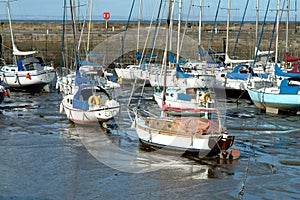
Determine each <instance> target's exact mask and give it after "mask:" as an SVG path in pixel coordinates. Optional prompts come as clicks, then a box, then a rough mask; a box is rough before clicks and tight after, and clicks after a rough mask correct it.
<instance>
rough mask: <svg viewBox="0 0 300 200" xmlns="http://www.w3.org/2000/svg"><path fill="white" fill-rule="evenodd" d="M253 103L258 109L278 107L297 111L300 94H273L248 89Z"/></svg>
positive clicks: (299, 103) (299, 107)
mask: <svg viewBox="0 0 300 200" xmlns="http://www.w3.org/2000/svg"><path fill="white" fill-rule="evenodd" d="M248 93H249V96H250V97H251V100H252V101H253V103H254V104H255V105H256V106H257V107H258V108H260V109H263V110H266V109H267V108H271V109H272V108H273V109H278V110H281V111H289V112H297V111H299V110H300V94H279V93H278V94H277V93H276V94H275V93H274V94H273V93H265V92H260V91H256V90H251V89H248Z"/></svg>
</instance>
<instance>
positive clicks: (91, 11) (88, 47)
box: [86, 0, 93, 60]
mask: <svg viewBox="0 0 300 200" xmlns="http://www.w3.org/2000/svg"><path fill="white" fill-rule="evenodd" d="M89 7H90V21H89V27H88V38H87V47H86V51H87V54H86V60H88V53H89V51H90V34H91V24H92V14H93V0H90V6H89Z"/></svg>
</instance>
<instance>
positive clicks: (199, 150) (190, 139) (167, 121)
mask: <svg viewBox="0 0 300 200" xmlns="http://www.w3.org/2000/svg"><path fill="white" fill-rule="evenodd" d="M168 3H169V10H168V20H167V21H168V23H167V25H168V28H167V29H166V37H169V26H170V16H171V15H170V12H171V1H170V0H169V1H168ZM172 3H174V2H172ZM166 41H168V39H166ZM165 49H166V50H167V49H168V42H166V48H165ZM164 55H165V57H164V59H163V60H164V62H163V66H164V85H163V92H162V94H163V96H162V104H165V99H166V98H165V94H166V71H167V63H166V53H165V54H164ZM137 108H138V109H137V110H135V112H134V113H135V120H134V123H133V125H134V127H135V129H136V133H137V136H138V138H139V141H140V142H141V144H142V145H146V146H149V147H151V148H154V149H160V151H162V152H170V153H174V152H178V151H179V152H180V153H183V154H185V153H187V154H193V155H196V156H218V155H219V156H220V157H221V155H225V156H222V157H226V158H236V157H238V156H237V154H235V153H234V154H232V153H226V150H228V149H229V148H230V147H231V146H232V145H233V142H234V136H232V135H230V134H229V133H228V132H227V131H225V130H223V129H222V127H221V126H219V125H218V124H217V123H215V122H213V121H212V120H210V119H207V118H200V117H181V118H169V117H166V116H164V112H162V115H161V116H155V115H148V116H146V115H144V114H143V113H145V111H143V110H141V109H139V106H138V107H137ZM165 150H166V151H165Z"/></svg>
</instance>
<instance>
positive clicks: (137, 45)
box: [136, 0, 143, 53]
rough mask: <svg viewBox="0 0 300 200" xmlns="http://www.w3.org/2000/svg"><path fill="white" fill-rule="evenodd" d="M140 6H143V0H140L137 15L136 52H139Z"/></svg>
mask: <svg viewBox="0 0 300 200" xmlns="http://www.w3.org/2000/svg"><path fill="white" fill-rule="evenodd" d="M142 7H143V0H140V5H139V16H138V34H137V42H136V52H137V53H138V52H139V45H140V28H141V15H142Z"/></svg>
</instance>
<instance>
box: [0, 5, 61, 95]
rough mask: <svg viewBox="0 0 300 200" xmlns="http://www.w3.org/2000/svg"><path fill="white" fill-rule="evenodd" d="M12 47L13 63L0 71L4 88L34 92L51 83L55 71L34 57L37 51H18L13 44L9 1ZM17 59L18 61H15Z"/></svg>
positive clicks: (37, 57) (8, 10)
mask: <svg viewBox="0 0 300 200" xmlns="http://www.w3.org/2000/svg"><path fill="white" fill-rule="evenodd" d="M6 5H7V12H8V19H9V25H10V33H11V41H12V47H13V55H14V63H13V64H10V65H5V66H3V67H2V68H1V69H0V77H1V80H2V82H3V83H4V85H5V86H7V87H9V88H11V89H26V90H29V91H36V90H40V89H42V88H43V87H44V86H46V85H48V84H50V83H51V81H53V79H54V77H55V71H54V68H53V67H52V66H48V65H47V64H46V63H45V61H44V60H43V59H42V58H41V57H39V56H34V54H36V53H38V52H37V51H20V50H18V48H17V46H16V45H15V43H14V36H13V31H12V22H11V14H10V5H9V0H6ZM17 57H18V60H17Z"/></svg>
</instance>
